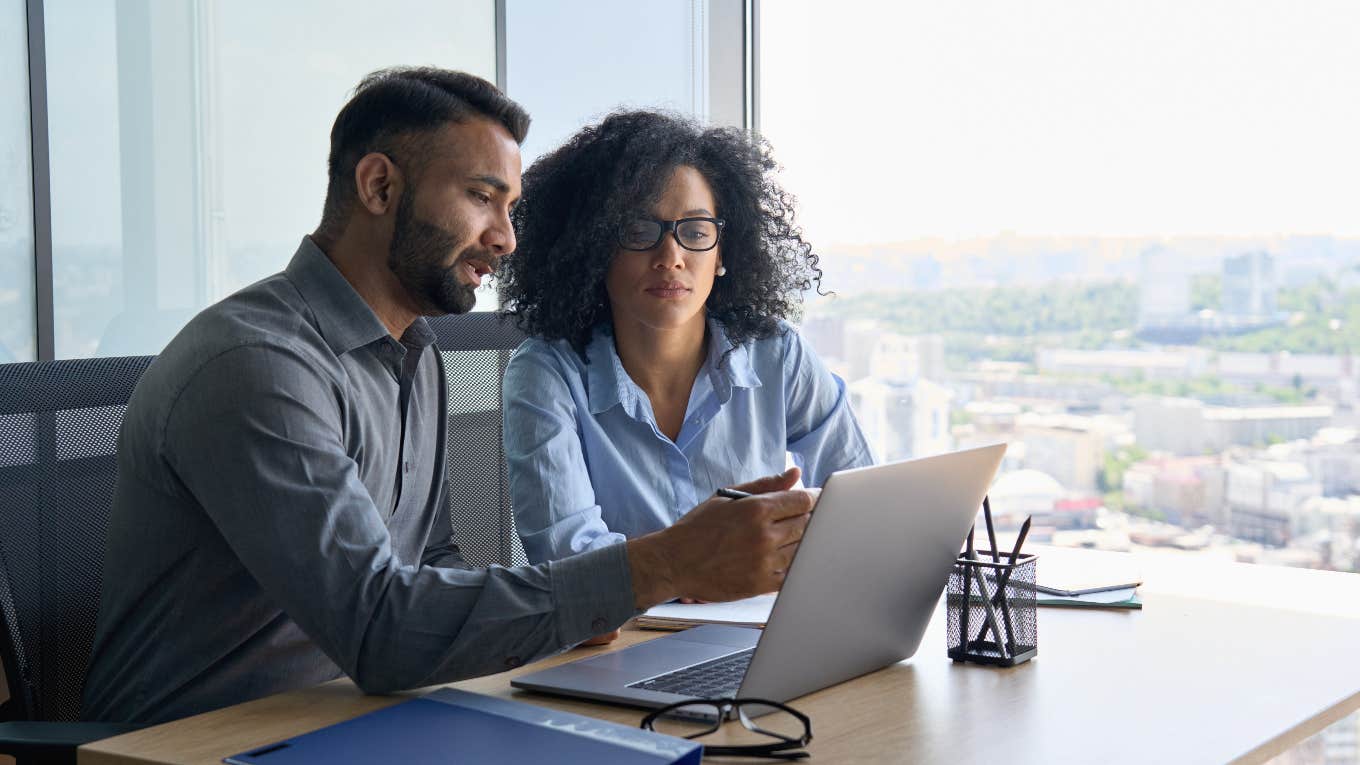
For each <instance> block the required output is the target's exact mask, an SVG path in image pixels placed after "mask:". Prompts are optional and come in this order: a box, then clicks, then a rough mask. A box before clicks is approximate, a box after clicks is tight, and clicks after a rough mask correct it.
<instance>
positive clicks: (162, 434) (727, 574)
mask: <svg viewBox="0 0 1360 765" xmlns="http://www.w3.org/2000/svg"><path fill="white" fill-rule="evenodd" d="M528 123H529V118H528V116H527V115H526V114H525V113H524V111H523V110H522V109H521V108H520V107H519V106H518V105H517V104H515V103H514V102H513V101H510V100H509V99H508V98H506V97H505V96H504V95H503V94H501V93H500V92H499V91H498V90H496V88H495V87H494V86H492V85H490V84H489V83H487V82H485V81H484V80H481V79H478V78H476V77H472V76H470V75H466V74H461V73H457V72H448V71H443V70H437V69H397V70H385V71H381V72H377V73H374V74H373V75H370V76H369V77H368V78H366V79H365V80H364V81H363V82H362V83H361V84H360V85H359V87H358V89H357V90H356V92H355V95H354V98H353V99H351V101H350V102H349V103H348V104H347V105H346V106H345V107H344V108H343V109H342V110H341V112H340V114H339V116H338V117H337V118H336V121H335V126H334V128H333V129H332V131H331V151H330V159H329V168H330V184H329V188H328V189H327V194H326V203H325V209H324V212H323V215H322V221H321V225H320V226H319V227H318V229H317V230H316V232H315V233H313V234H312V235H311V236H310V237H304V238H303V240H302V243H301V245H300V246H299V248H298V250H297V253H296V254H295V255H294V256H293V259H292V261H291V262H290V263H289V265H288V267H287V268H286V269H285V270H284V271H283V272H282V273H280V274H276V275H274V276H271V277H269V278H267V279H265V280H263V281H261V282H259V283H257V284H255V285H252V286H250V287H247V288H245V289H244V290H241V291H240V292H238V293H236V294H235V295H232V296H230V297H228V298H226V299H225V300H223V301H221V302H220V303H217V304H216V305H213V306H211V307H209V308H208V309H206V310H204V311H203V312H202V313H200V314H199V315H198V316H197V317H195V318H194V320H193V321H191V322H190V323H189V324H188V325H187V326H186V327H185V328H184V329H183V330H182V331H181V332H180V333H179V335H177V336H176V337H175V339H174V340H173V341H171V343H170V344H169V346H168V347H167V348H166V349H165V351H164V352H163V353H162V354H161V355H160V356H159V357H158V358H157V359H156V361H155V363H154V364H152V365H151V367H150V368H149V369H148V370H147V372H146V374H145V375H144V376H143V378H142V380H141V383H140V384H139V385H138V387H137V390H136V392H135V393H134V394H133V397H132V400H131V401H130V402H129V405H128V409H127V413H126V415H125V419H124V423H123V430H122V433H121V435H120V440H119V449H118V468H119V476H118V487H117V490H116V493H115V498H114V506H113V512H112V516H111V519H110V525H109V540H108V552H107V556H106V559H105V560H106V563H105V568H104V580H103V591H102V600H101V603H100V611H99V624H98V631H97V634H96V637H95V643H94V648H93V652H92V657H91V661H90V669H89V674H88V678H87V681H86V687H85V717H86V718H87V719H102V720H125V721H140V722H161V721H165V720H171V719H175V718H178V717H182V716H185V715H189V714H194V713H197V712H202V711H205V710H209V709H214V708H217V707H221V706H225V705H228V704H234V703H237V702H241V701H245V700H247V699H251V698H257V697H260V696H264V695H268V694H271V693H276V692H279V691H283V690H288V689H293V688H299V687H302V686H307V685H312V684H315V683H319V682H323V681H326V680H330V679H333V678H336V677H338V676H340V675H341V674H342V673H343V674H346V675H348V676H349V677H351V678H353V679H354V681H355V682H356V683H357V684H358V685H359V687H361V688H362V689H364V690H365V691H369V692H383V691H391V690H397V689H403V688H414V687H419V686H424V685H430V684H434V683H441V682H449V681H453V680H457V679H460V678H466V677H471V676H476V675H481V674H488V673H493V672H499V671H503V670H505V669H508V668H512V667H515V666H518V665H519V664H521V663H523V662H526V661H530V660H533V659H535V658H537V657H540V656H543V655H546V654H549V653H552V652H555V651H558V650H561V649H563V648H566V647H569V646H571V645H574V644H577V643H580V642H581V641H583V640H585V639H587V638H589V637H591V636H592V635H597V634H600V633H602V632H607V631H609V630H612V629H614V628H615V627H618V626H619V625H620V624H621V623H623V622H624V621H625V620H627V619H628V618H630V617H631V616H633V615H634V614H636V613H637V612H638V611H639V609H644V608H647V607H649V606H651V605H653V604H655V603H659V602H662V601H664V600H668V599H670V598H674V597H680V596H685V597H694V598H703V599H707V600H726V599H732V598H739V597H745V596H749V595H754V594H757V593H761V592H769V591H771V590H774V589H776V588H777V587H778V586H779V583H780V582H781V581H782V578H783V571H784V570H785V569H786V568H787V565H788V562H789V560H790V558H791V556H792V554H793V551H794V549H795V548H796V546H797V541H798V540H799V539H800V538H801V536H802V532H803V529H804V527H805V526H806V523H807V519H808V512H809V511H810V509H811V504H812V500H811V497H810V496H809V495H808V494H807V493H806V492H801V491H786V490H787V489H788V488H789V487H790V486H791V485H792V483H793V481H794V480H795V478H796V473H794V472H793V471H790V472H789V473H786V474H784V475H781V476H772V477H769V478H766V479H761V480H759V481H754V482H752V483H750V484H747V485H746V486H744V487H741V488H744V489H745V490H747V491H750V492H754V493H759V494H761V496H757V497H752V498H749V499H742V500H736V501H732V500H727V499H710V500H708V501H707V502H704V503H702V504H700V505H698V506H697V507H696V508H694V509H693V510H692V511H690V512H689V513H688V514H687V515H686V516H685V518H684V520H682V521H681V522H679V523H677V524H675V525H674V526H672V527H671V528H668V529H666V530H665V531H662V532H659V533H656V534H652V535H649V536H644V537H639V538H636V539H632V540H629V541H627V542H626V543H622V544H618V545H615V546H613V547H610V548H606V549H600V550H595V551H591V552H587V553H584V554H581V555H579V556H575V557H572V558H567V559H563V560H560V561H556V562H553V563H547V564H542V565H538V566H524V567H517V568H501V567H492V568H490V569H474V568H471V567H469V566H468V565H467V564H466V562H465V561H464V560H463V558H462V557H461V555H460V554H459V552H458V548H457V546H456V545H455V544H454V543H453V537H452V528H451V527H450V518H449V513H448V512H447V509H446V493H445V489H444V481H443V480H442V476H443V475H444V448H445V444H444V422H445V408H444V407H445V402H444V398H445V397H444V389H443V381H442V378H441V374H440V366H439V359H438V358H437V357H436V355H435V354H436V350H435V348H434V347H433V346H432V344H431V343H432V340H433V334H432V332H431V330H430V328H429V327H428V326H427V325H426V323H425V320H424V319H423V318H422V317H424V316H432V315H439V314H445V313H462V312H465V311H468V310H470V309H471V308H472V305H473V301H474V294H473V290H474V289H475V288H476V287H477V286H478V285H479V284H480V283H481V279H482V277H484V276H486V275H488V274H490V273H493V272H494V271H495V269H496V266H497V264H498V262H499V261H500V259H501V258H503V257H506V256H507V255H509V254H510V252H511V251H512V250H514V248H515V235H514V232H513V231H512V229H511V226H510V220H509V211H510V209H511V207H512V206H513V205H514V203H515V202H516V200H517V197H518V195H519V188H520V155H519V143H520V142H522V141H523V139H524V135H525V132H526V130H527V129H528ZM263 188H267V186H264V187H263ZM564 224H565V225H570V221H566V222H564ZM449 448H453V449H457V448H458V444H457V443H452V444H449ZM488 478H490V477H488Z"/></svg>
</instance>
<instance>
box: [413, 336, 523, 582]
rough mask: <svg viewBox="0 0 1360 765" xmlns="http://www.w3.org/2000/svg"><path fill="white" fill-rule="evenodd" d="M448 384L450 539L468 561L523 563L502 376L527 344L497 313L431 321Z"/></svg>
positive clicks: (479, 563)
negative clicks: (512, 494) (509, 468)
mask: <svg viewBox="0 0 1360 765" xmlns="http://www.w3.org/2000/svg"><path fill="white" fill-rule="evenodd" d="M430 327H431V328H432V329H433V330H434V331H435V334H436V335H437V336H438V345H439V353H440V357H441V359H442V360H443V363H444V378H445V380H446V382H447V385H448V402H449V403H448V405H449V412H448V442H447V447H448V448H447V449H446V450H445V451H446V453H447V454H448V466H447V475H446V476H445V477H446V479H447V480H448V489H449V491H448V497H449V514H450V516H451V517H452V520H453V536H454V541H455V542H456V543H457V544H458V547H459V549H460V550H461V551H462V553H463V556H464V557H466V558H467V560H468V561H469V562H470V563H473V564H475V565H478V566H487V565H490V564H492V563H499V564H501V565H503V566H515V565H523V564H526V563H528V559H526V558H525V557H524V547H523V545H522V544H521V543H520V540H519V534H517V533H516V532H515V516H514V510H513V509H512V508H511V506H510V487H509V480H508V478H507V477H506V470H505V447H504V443H503V442H502V440H501V378H502V377H503V376H504V374H505V365H506V364H508V363H509V362H510V354H511V353H512V352H514V350H515V349H516V348H518V347H519V344H520V342H521V341H523V340H524V333H523V332H521V331H520V330H519V328H518V327H516V326H515V323H514V320H513V319H510V318H508V317H506V316H505V314H502V313H483V312H478V313H468V314H463V315H461V316H441V317H439V318H437V319H431V320H430Z"/></svg>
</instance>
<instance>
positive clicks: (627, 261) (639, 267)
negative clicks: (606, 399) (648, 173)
mask: <svg viewBox="0 0 1360 765" xmlns="http://www.w3.org/2000/svg"><path fill="white" fill-rule="evenodd" d="M645 217H647V218H651V219H653V220H656V221H662V222H669V221H676V220H679V219H680V218H696V217H701V218H716V217H718V209H717V204H716V203H715V202H714V200H713V190H712V189H711V188H709V185H708V181H707V180H705V179H704V176H703V174H701V173H700V172H699V171H698V170H696V169H695V168H693V167H690V166H689V165H681V166H679V167H677V168H676V169H675V171H674V172H672V173H671V177H670V179H669V180H667V182H666V186H665V188H664V190H663V191H662V194H661V198H660V199H659V200H657V202H656V204H655V205H654V206H653V207H652V209H651V210H650V214H649V215H647V216H645ZM627 227H628V226H627V224H625V228H627ZM702 229H703V227H702V226H700V227H693V226H690V227H686V228H682V229H680V230H676V229H672V230H671V231H667V232H665V234H664V235H663V236H662V237H661V241H660V242H658V243H657V244H656V246H655V247H652V248H651V249H649V250H645V251H641V252H639V251H636V250H628V249H624V248H623V247H620V246H618V244H617V243H616V244H615V252H614V260H613V262H612V263H611V264H610V266H609V273H608V275H607V276H606V277H605V290H606V291H607V292H608V293H609V303H610V306H611V307H612V308H613V312H614V324H615V326H616V327H617V326H618V325H619V324H620V323H623V322H628V323H633V324H637V325H641V326H642V327H645V328H648V329H652V330H674V329H681V328H684V327H687V326H692V325H693V324H696V323H697V324H698V325H700V326H702V325H703V322H704V302H705V301H707V300H708V294H709V293H710V292H712V291H713V279H714V278H715V272H716V271H717V269H718V267H719V266H720V265H722V255H721V253H720V251H719V250H720V248H719V247H717V246H714V247H713V248H712V249H710V250H705V251H702V252H695V251H693V250H688V249H685V248H683V247H681V246H680V244H679V242H677V241H676V238H675V236H676V234H679V235H680V236H681V237H682V238H684V239H685V241H686V244H687V245H689V246H690V247H703V246H707V245H708V244H709V243H711V242H710V241H708V240H706V238H705V236H706V232H705V231H703V230H702Z"/></svg>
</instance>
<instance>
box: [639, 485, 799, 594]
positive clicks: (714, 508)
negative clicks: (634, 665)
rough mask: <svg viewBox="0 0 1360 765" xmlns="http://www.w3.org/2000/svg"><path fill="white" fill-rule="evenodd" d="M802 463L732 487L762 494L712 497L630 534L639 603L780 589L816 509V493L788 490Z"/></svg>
mask: <svg viewBox="0 0 1360 765" xmlns="http://www.w3.org/2000/svg"><path fill="white" fill-rule="evenodd" d="M797 481H798V468H790V469H789V470H787V471H785V472H783V473H781V474H779V475H774V476H769V477H767V478H761V479H759V480H756V481H751V482H750V483H745V484H742V485H740V486H734V487H732V488H734V489H739V490H741V491H744V492H747V493H749V494H754V495H756V496H752V497H748V498H746V499H736V500H733V499H724V498H720V497H714V498H711V499H709V500H707V501H705V502H703V503H701V504H700V505H698V506H697V507H695V508H694V509H693V510H691V511H689V513H687V514H686V515H685V516H684V517H683V518H681V519H680V520H679V521H677V522H676V523H675V525H674V526H671V527H670V528H668V529H665V530H662V531H658V532H656V533H654V534H648V535H647V536H644V537H638V538H637V539H632V540H629V541H628V542H627V545H628V564H629V568H630V570H631V573H632V577H633V596H634V603H635V605H636V606H637V607H638V608H649V607H651V606H653V605H656V604H657V603H661V602H664V601H667V600H671V599H672V598H675V597H683V598H692V599H695V600H713V601H722V600H736V599H739V598H747V597H751V596H753V595H761V594H764V593H767V592H773V591H775V590H778V589H779V587H780V585H781V584H783V582H784V574H785V572H786V571H787V570H788V567H789V561H791V560H792V559H793V553H794V551H795V550H797V549H798V542H799V541H800V540H801V539H802V538H803V530H804V529H805V528H807V523H808V520H809V518H811V515H810V513H811V512H812V505H813V502H814V500H813V496H812V494H810V493H809V492H807V491H803V490H798V491H789V490H788V489H789V487H791V486H793V485H794V484H795V483H796V482H797Z"/></svg>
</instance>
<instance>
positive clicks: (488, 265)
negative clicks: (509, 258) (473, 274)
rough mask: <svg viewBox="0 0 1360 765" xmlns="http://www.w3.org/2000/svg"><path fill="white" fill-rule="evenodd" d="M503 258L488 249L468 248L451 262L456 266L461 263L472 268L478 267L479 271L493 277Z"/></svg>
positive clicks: (498, 269)
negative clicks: (483, 271) (468, 264)
mask: <svg viewBox="0 0 1360 765" xmlns="http://www.w3.org/2000/svg"><path fill="white" fill-rule="evenodd" d="M503 257H504V256H502V255H497V254H496V253H495V252H492V251H491V250H488V249H484V248H480V247H479V248H477V249H471V248H469V249H465V250H463V251H462V252H460V253H458V257H456V258H454V260H453V265H455V266H457V265H460V264H463V263H471V264H472V265H473V267H474V268H477V267H480V268H478V270H479V271H481V270H485V271H486V272H487V274H488V275H490V276H495V275H496V274H497V273H498V272H499V271H500V268H501V260H502V258H503Z"/></svg>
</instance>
